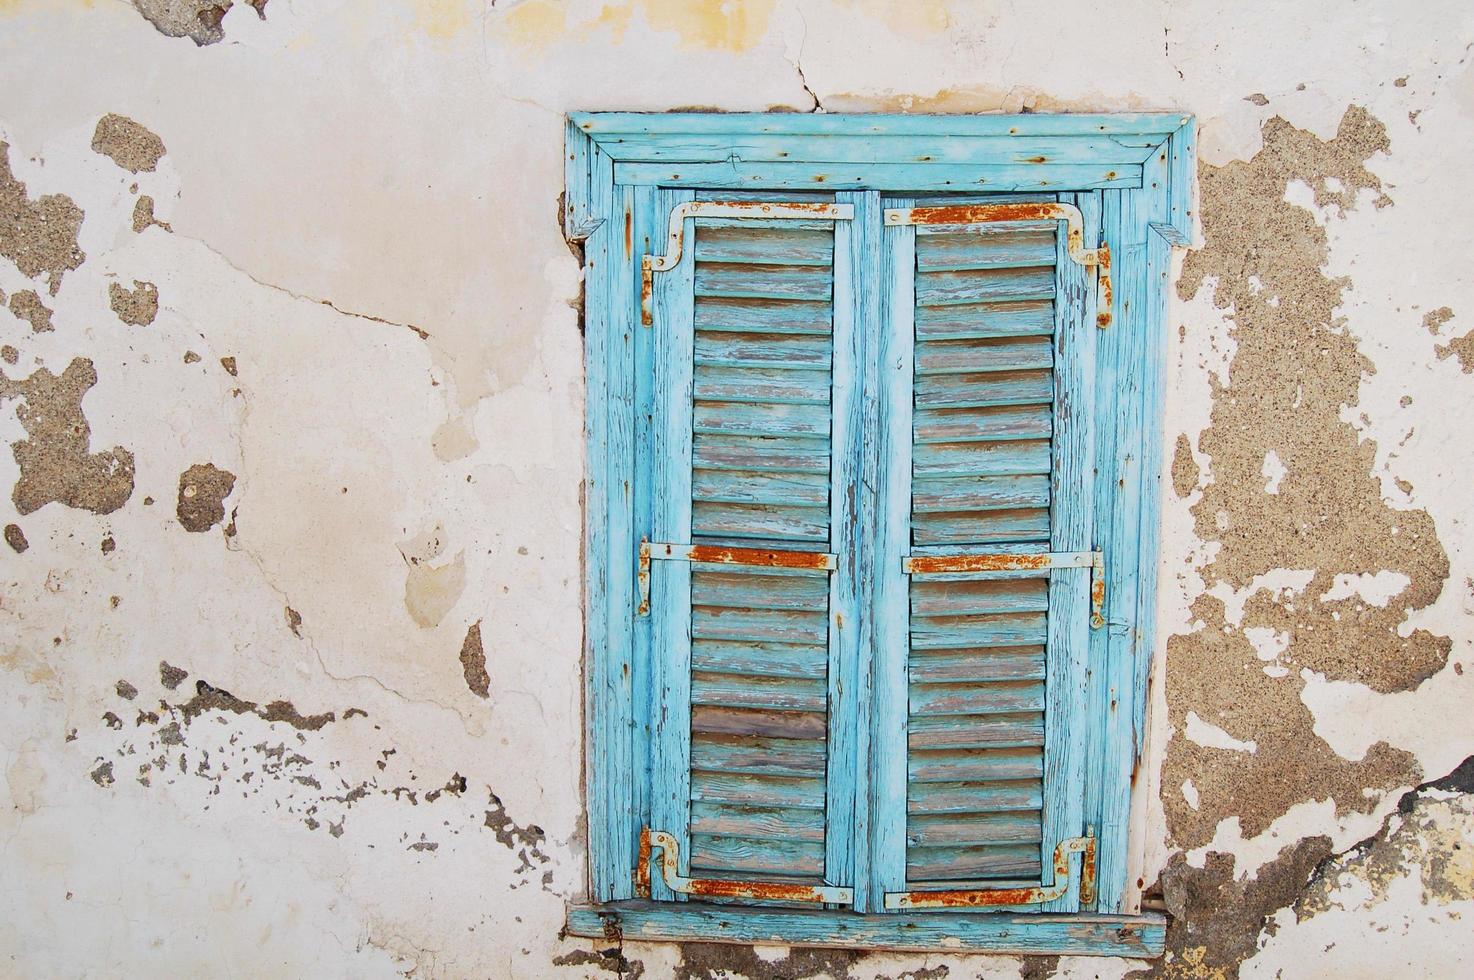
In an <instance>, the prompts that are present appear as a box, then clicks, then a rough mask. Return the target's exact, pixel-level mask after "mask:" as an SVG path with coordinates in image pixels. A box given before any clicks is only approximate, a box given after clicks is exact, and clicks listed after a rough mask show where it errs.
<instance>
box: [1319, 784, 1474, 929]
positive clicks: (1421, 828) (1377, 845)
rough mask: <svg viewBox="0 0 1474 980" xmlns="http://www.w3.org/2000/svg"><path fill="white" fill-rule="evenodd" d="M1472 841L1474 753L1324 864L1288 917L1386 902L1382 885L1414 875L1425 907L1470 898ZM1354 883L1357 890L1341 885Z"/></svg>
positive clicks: (1473, 884)
mask: <svg viewBox="0 0 1474 980" xmlns="http://www.w3.org/2000/svg"><path fill="white" fill-rule="evenodd" d="M1471 842H1474V757H1470V758H1468V759H1465V760H1464V762H1463V764H1462V765H1460V766H1459V768H1458V769H1456V770H1454V772H1452V773H1450V774H1449V775H1448V776H1446V777H1444V778H1443V779H1440V780H1435V781H1434V782H1431V783H1426V784H1424V785H1423V786H1420V787H1418V788H1417V789H1416V790H1412V791H1410V792H1409V793H1407V794H1406V795H1404V796H1403V798H1402V800H1401V801H1400V802H1399V804H1398V809H1397V812H1396V813H1393V814H1391V815H1389V816H1388V818H1387V820H1386V821H1385V822H1384V824H1383V825H1382V829H1381V830H1380V831H1378V832H1377V833H1376V834H1375V835H1373V836H1372V837H1369V838H1368V839H1366V840H1364V841H1362V842H1361V843H1360V844H1358V845H1356V847H1354V848H1352V849H1351V850H1349V851H1347V852H1346V853H1344V854H1338V855H1336V856H1335V857H1334V858H1333V859H1331V860H1329V861H1327V862H1325V864H1323V865H1322V866H1321V867H1320V868H1319V869H1318V870H1317V872H1316V875H1315V878H1314V880H1313V881H1312V882H1311V885H1310V887H1309V888H1308V889H1307V890H1306V892H1305V894H1304V895H1303V896H1302V897H1301V899H1300V901H1299V902H1297V903H1296V905H1295V915H1296V917H1297V918H1300V919H1305V918H1308V917H1310V916H1312V915H1315V914H1317V913H1319V912H1324V911H1326V910H1328V909H1331V908H1337V907H1341V908H1344V907H1346V905H1347V903H1348V902H1352V901H1354V902H1356V903H1357V904H1359V905H1361V906H1367V905H1372V904H1375V903H1377V902H1381V901H1385V900H1386V899H1387V892H1388V888H1389V886H1390V885H1391V884H1392V883H1393V882H1395V881H1397V880H1399V879H1403V878H1406V877H1408V876H1409V875H1410V874H1413V873H1416V874H1417V876H1418V879H1419V881H1420V884H1421V888H1422V894H1423V901H1424V903H1426V904H1436V903H1448V902H1458V901H1466V900H1469V899H1474V846H1471ZM1358 883H1359V884H1360V885H1361V886H1362V887H1356V888H1348V886H1349V885H1353V884H1358ZM1348 894H1349V896H1350V897H1349V898H1348V897H1347V896H1348Z"/></svg>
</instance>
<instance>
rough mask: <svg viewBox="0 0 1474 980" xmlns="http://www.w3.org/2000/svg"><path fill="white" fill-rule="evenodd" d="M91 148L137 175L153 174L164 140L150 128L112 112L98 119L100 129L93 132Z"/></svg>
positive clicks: (162, 150)
mask: <svg viewBox="0 0 1474 980" xmlns="http://www.w3.org/2000/svg"><path fill="white" fill-rule="evenodd" d="M92 149H93V150H95V151H97V152H98V153H101V154H103V155H105V156H108V157H111V158H112V161H113V163H116V164H117V165H118V166H120V167H122V168H123V169H124V170H129V171H132V172H133V173H135V174H136V173H139V172H140V171H149V172H152V171H153V170H154V168H156V167H157V166H158V165H159V158H160V157H162V156H163V155H164V141H163V140H161V139H159V137H158V136H157V135H155V134H154V133H153V132H152V131H150V130H149V129H148V127H147V126H144V125H142V124H140V123H136V122H134V121H133V120H132V119H129V118H128V117H127V116H120V115H118V114H117V113H113V112H110V113H108V114H107V115H105V116H103V117H102V118H101V119H99V120H97V128H96V129H95V130H93V132H92Z"/></svg>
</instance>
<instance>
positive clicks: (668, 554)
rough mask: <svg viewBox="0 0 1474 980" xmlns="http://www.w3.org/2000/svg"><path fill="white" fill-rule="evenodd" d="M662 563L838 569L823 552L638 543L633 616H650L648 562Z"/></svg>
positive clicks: (653, 542) (830, 555) (837, 564)
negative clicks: (637, 587) (637, 588)
mask: <svg viewBox="0 0 1474 980" xmlns="http://www.w3.org/2000/svg"><path fill="white" fill-rule="evenodd" d="M656 558H659V559H663V560H665V561H694V562H701V563H705V564H708V565H746V566H748V567H751V568H796V569H811V570H813V571H817V572H832V571H834V570H835V569H836V568H838V567H839V559H838V558H837V557H836V556H834V555H832V554H829V553H828V552H824V551H774V550H771V549H769V548H728V547H726V546H725V545H714V544H665V543H663V542H658V541H641V542H640V570H639V574H638V576H637V578H638V579H639V585H640V606H639V609H637V610H636V612H635V615H637V616H644V615H645V614H646V613H648V612H650V562H651V560H652V559H656Z"/></svg>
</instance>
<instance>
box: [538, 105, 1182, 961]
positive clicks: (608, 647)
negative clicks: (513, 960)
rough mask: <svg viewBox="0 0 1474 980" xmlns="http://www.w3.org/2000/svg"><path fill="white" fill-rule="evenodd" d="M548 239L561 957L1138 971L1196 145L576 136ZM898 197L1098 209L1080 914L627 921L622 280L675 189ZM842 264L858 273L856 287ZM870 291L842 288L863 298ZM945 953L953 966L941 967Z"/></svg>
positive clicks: (788, 914) (889, 128)
mask: <svg viewBox="0 0 1474 980" xmlns="http://www.w3.org/2000/svg"><path fill="white" fill-rule="evenodd" d="M565 157H566V159H565V168H566V169H565V179H566V193H565V198H564V203H563V215H562V217H563V221H564V232H565V235H566V236H567V237H568V238H569V239H570V240H577V241H582V242H583V243H584V277H585V281H584V288H585V317H584V320H585V372H586V384H587V388H586V391H587V396H586V408H585V431H586V436H587V460H586V465H587V470H586V479H585V486H584V494H585V496H584V508H585V526H584V554H585V575H586V577H585V583H584V585H585V644H584V656H585V659H584V670H585V699H586V700H585V706H586V710H585V718H586V733H585V745H586V757H585V766H586V768H585V775H586V792H587V805H588V828H589V834H588V837H589V863H590V881H589V903H588V904H577V905H574V906H571V907H570V909H569V916H568V924H569V931H570V932H571V933H572V934H575V935H591V936H608V935H615V934H617V935H623V936H625V937H627V938H632V939H633V938H648V939H708V940H710V939H713V938H725V939H728V940H730V941H734V942H762V941H769V942H787V943H795V944H804V945H837V946H862V947H874V948H895V949H940V948H953V949H955V948H964V949H976V950H988V951H995V952H1026V953H1101V954H1113V955H1133V956H1141V955H1154V954H1156V953H1159V952H1160V950H1161V947H1162V941H1163V929H1164V923H1163V920H1162V918H1161V916H1160V915H1155V914H1146V915H1143V914H1140V913H1139V912H1137V911H1136V910H1135V909H1131V908H1128V907H1126V906H1125V905H1124V902H1125V901H1126V896H1127V895H1128V893H1129V892H1130V891H1131V889H1129V888H1128V887H1127V885H1128V883H1127V881H1126V875H1127V868H1128V848H1129V838H1130V833H1129V831H1130V828H1129V821H1130V814H1131V811H1132V793H1133V789H1134V788H1135V785H1134V784H1135V780H1134V776H1135V772H1136V765H1137V762H1138V760H1139V759H1140V757H1141V753H1142V751H1143V748H1144V745H1143V743H1144V731H1145V720H1146V702H1147V686H1148V672H1149V668H1150V661H1151V651H1152V647H1153V630H1154V625H1155V624H1154V611H1155V603H1156V572H1157V553H1158V548H1159V526H1160V520H1159V513H1160V497H1161V486H1160V484H1161V473H1162V453H1163V447H1162V432H1161V401H1162V376H1163V370H1164V355H1165V349H1166V333H1165V331H1166V312H1167V301H1168V295H1167V292H1168V279H1169V276H1170V269H1171V257H1172V256H1171V250H1172V249H1173V248H1174V247H1178V246H1183V245H1186V244H1187V243H1188V242H1189V240H1190V236H1191V235H1192V227H1193V211H1192V208H1193V196H1194V190H1195V187H1194V178H1195V168H1196V148H1195V121H1194V119H1193V118H1192V117H1191V116H1190V115H1187V114H1183V113H1132V114H1110V115H1075V114H1060V115H1052V114H1031V115H1020V116H1008V115H981V116H921V115H917V116H911V115H842V114H825V115H798V114H748V113H732V114H705V113H621V112H607V113H606V112H600V113H575V114H572V115H570V116H569V118H568V120H567V127H566V142H565ZM683 188H684V189H694V188H701V189H707V190H710V189H718V188H721V189H742V190H765V191H766V190H800V189H802V190H810V191H812V190H815V189H824V190H864V191H880V192H882V193H885V194H887V195H888V196H893V197H895V196H905V195H906V194H908V193H912V194H915V193H932V194H934V193H937V192H972V193H977V192H986V193H1013V192H1030V193H1039V192H1046V193H1050V194H1053V193H1062V194H1063V193H1069V192H1084V191H1100V192H1101V193H1100V196H1099V198H1100V225H1101V234H1102V239H1103V241H1104V243H1105V244H1107V245H1108V246H1109V247H1110V250H1111V255H1112V265H1113V274H1114V279H1115V284H1116V288H1115V295H1114V302H1113V317H1112V320H1113V322H1112V325H1111V326H1110V328H1109V329H1107V330H1104V331H1102V332H1101V333H1100V334H1099V336H1098V338H1097V341H1096V357H1095V365H1094V368H1095V374H1096V384H1095V393H1096V394H1095V398H1096V402H1095V418H1096V419H1097V420H1099V422H1098V424H1097V425H1096V426H1095V430H1094V431H1095V435H1094V441H1095V444H1094V455H1095V458H1096V460H1097V465H1096V470H1095V475H1094V501H1093V502H1094V510H1095V528H1096V530H1095V535H1096V539H1097V540H1096V543H1097V547H1099V548H1100V549H1101V550H1103V551H1104V552H1105V561H1106V567H1107V569H1108V581H1109V585H1108V590H1107V596H1106V610H1105V611H1106V617H1107V626H1106V628H1105V629H1103V630H1097V631H1093V635H1092V637H1091V640H1090V647H1089V651H1088V659H1089V664H1090V671H1089V680H1088V682H1087V689H1086V700H1087V705H1088V712H1089V717H1090V730H1089V738H1088V740H1087V742H1086V745H1085V754H1086V758H1085V767H1084V768H1085V783H1084V786H1083V794H1082V798H1083V807H1084V812H1083V819H1084V824H1085V826H1086V827H1087V828H1089V830H1090V831H1092V832H1093V834H1094V836H1095V837H1096V838H1097V840H1098V854H1097V876H1098V899H1097V904H1096V907H1095V908H1094V909H1093V910H1089V911H1086V912H1081V913H1075V914H1066V915H1051V914H1027V915H1025V914H1009V913H986V914H978V913H937V912H926V913H918V912H908V913H894V912H892V913H885V914H881V915H861V914H858V913H854V912H848V911H842V910H838V911H830V910H823V909H818V910H791V909H775V908H764V909H756V908H736V907H731V906H715V907H714V906H702V905H698V904H695V903H689V904H685V905H682V906H661V905H658V904H655V905H651V904H649V903H641V902H636V901H632V898H631V896H632V892H631V873H632V871H633V865H634V860H635V856H636V847H637V841H638V838H639V831H640V828H641V826H642V824H643V820H644V817H643V814H646V813H648V810H649V797H648V794H649V775H648V772H644V771H642V766H643V761H642V760H644V759H647V758H648V745H649V740H650V737H651V725H650V713H649V710H648V708H647V707H642V706H648V705H649V704H651V703H652V702H651V691H650V690H649V684H650V676H649V671H648V668H647V666H645V665H642V664H641V663H640V658H638V657H636V656H635V651H636V649H637V648H644V649H648V647H649V642H650V640H649V637H648V634H647V635H645V636H641V635H640V631H641V630H642V629H643V630H647V631H648V629H649V626H648V620H645V621H644V622H643V623H642V622H641V621H640V619H639V618H638V617H636V616H635V615H634V610H635V607H636V604H637V598H636V593H637V585H636V568H637V555H638V547H639V541H640V539H641V537H642V535H645V534H648V531H649V528H648V527H647V526H641V523H640V521H641V518H640V516H639V515H642V514H646V515H648V513H649V510H650V508H649V501H648V499H644V498H645V497H647V496H648V485H642V482H643V481H637V480H635V479H634V475H635V467H636V465H637V464H636V461H637V460H640V459H649V458H651V450H652V446H651V433H650V427H649V426H648V425H644V424H641V422H640V420H641V419H642V418H644V417H646V416H648V414H649V410H650V398H651V383H650V374H651V372H650V369H649V366H650V362H651V348H652V338H651V331H649V330H642V329H640V317H639V310H640V279H641V277H640V259H641V257H642V256H643V255H645V254H648V253H652V252H653V253H655V254H660V252H661V251H662V242H663V238H664V227H663V218H662V215H663V214H665V213H668V211H669V208H668V206H664V205H665V204H666V202H668V201H670V200H672V199H673V190H676V189H683ZM859 261H861V263H862V264H861V270H862V271H863V270H864V269H866V268H867V267H866V266H864V264H863V259H861V260H859ZM868 268H869V269H871V270H873V271H874V273H875V275H874V276H870V277H868V279H866V278H860V279H857V280H856V281H857V288H865V289H870V288H873V289H874V290H875V291H876V300H877V302H878V300H879V288H880V285H879V284H880V277H881V274H882V270H881V268H880V256H879V254H877V255H876V256H874V261H873V263H872V264H871V265H870V266H868ZM958 943H961V946H960V947H959V946H958V945H957V944H958Z"/></svg>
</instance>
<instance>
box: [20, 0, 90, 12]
mask: <svg viewBox="0 0 1474 980" xmlns="http://www.w3.org/2000/svg"><path fill="white" fill-rule="evenodd" d="M95 2H96V0H68V2H66V3H59V2H58V0H0V14H19V13H22V12H24V11H25V10H26V9H27V8H31V7H41V8H48V9H55V8H57V7H80V8H82V9H83V10H91V9H92V7H93V5H94V3H95Z"/></svg>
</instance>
